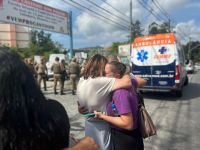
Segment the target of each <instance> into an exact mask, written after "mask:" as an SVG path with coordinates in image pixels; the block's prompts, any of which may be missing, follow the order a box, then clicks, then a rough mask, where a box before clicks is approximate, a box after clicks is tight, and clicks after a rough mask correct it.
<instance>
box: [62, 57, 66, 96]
mask: <svg viewBox="0 0 200 150" xmlns="http://www.w3.org/2000/svg"><path fill="white" fill-rule="evenodd" d="M60 66H61V89H62V94H65V93H64V92H63V91H64V85H65V80H66V77H67V72H66V67H65V60H64V59H62V60H61V64H60Z"/></svg>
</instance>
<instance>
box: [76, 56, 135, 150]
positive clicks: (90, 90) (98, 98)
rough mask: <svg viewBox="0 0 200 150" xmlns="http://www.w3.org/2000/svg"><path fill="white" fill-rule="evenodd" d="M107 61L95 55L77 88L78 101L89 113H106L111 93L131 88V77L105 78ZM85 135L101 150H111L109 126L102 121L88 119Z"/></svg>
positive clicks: (86, 67)
mask: <svg viewBox="0 0 200 150" xmlns="http://www.w3.org/2000/svg"><path fill="white" fill-rule="evenodd" d="M106 63H107V59H106V58H105V57H104V56H102V55H99V54H96V55H94V56H93V57H92V58H91V59H90V60H89V61H88V63H87V65H86V66H85V69H84V71H83V72H82V75H81V78H80V80H79V83H78V86H77V96H78V101H79V103H80V105H81V106H84V107H86V108H87V109H88V110H89V112H91V113H93V112H94V110H95V111H101V112H106V105H107V103H108V101H109V99H110V93H111V92H112V91H114V90H116V89H119V88H130V87H131V85H132V83H131V78H130V75H124V76H123V77H122V78H121V79H116V78H108V77H105V71H104V70H105V65H106ZM85 135H86V136H91V137H92V138H93V139H94V140H95V141H96V142H97V144H99V146H100V150H110V149H111V145H110V128H109V124H108V123H107V122H105V121H102V120H95V119H91V117H88V118H86V121H85Z"/></svg>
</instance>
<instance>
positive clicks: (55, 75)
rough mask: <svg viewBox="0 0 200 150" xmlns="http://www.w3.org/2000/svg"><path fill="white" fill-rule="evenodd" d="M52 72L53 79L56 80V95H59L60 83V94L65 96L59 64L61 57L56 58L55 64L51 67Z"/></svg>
mask: <svg viewBox="0 0 200 150" xmlns="http://www.w3.org/2000/svg"><path fill="white" fill-rule="evenodd" d="M51 70H52V72H53V78H54V87H53V89H54V94H58V93H57V91H56V88H57V82H59V85H60V94H61V95H62V94H63V89H62V83H61V65H60V62H59V57H56V58H55V62H54V63H53V65H52V66H51Z"/></svg>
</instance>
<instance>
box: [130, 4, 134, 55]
mask: <svg viewBox="0 0 200 150" xmlns="http://www.w3.org/2000/svg"><path fill="white" fill-rule="evenodd" d="M132 25H133V23H132V0H130V55H131V50H132V39H133V36H132V32H133V26H132Z"/></svg>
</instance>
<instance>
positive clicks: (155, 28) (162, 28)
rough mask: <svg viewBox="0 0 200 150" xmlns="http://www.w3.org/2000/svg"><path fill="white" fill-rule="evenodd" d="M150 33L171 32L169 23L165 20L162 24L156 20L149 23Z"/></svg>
mask: <svg viewBox="0 0 200 150" xmlns="http://www.w3.org/2000/svg"><path fill="white" fill-rule="evenodd" d="M148 28H149V34H159V33H169V32H170V30H169V23H168V22H164V23H162V24H160V25H158V24H157V23H156V22H152V23H151V24H150V25H149V27H148Z"/></svg>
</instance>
